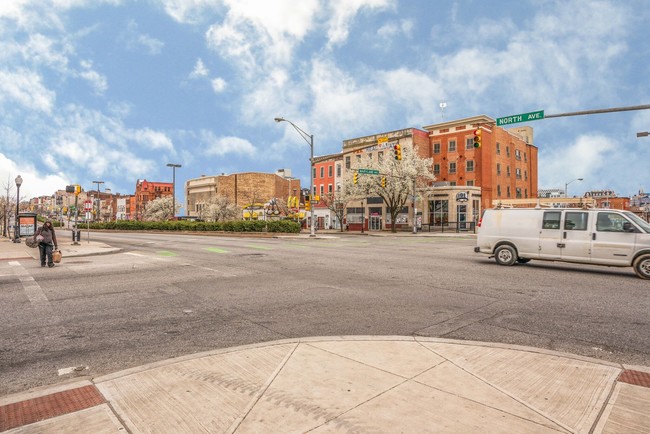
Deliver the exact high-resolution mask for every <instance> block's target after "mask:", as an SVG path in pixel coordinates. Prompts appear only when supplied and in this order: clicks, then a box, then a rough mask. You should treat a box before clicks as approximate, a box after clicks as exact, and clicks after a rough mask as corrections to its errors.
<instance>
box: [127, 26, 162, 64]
mask: <svg viewBox="0 0 650 434" xmlns="http://www.w3.org/2000/svg"><path fill="white" fill-rule="evenodd" d="M122 37H123V38H124V40H125V42H126V46H127V48H128V49H129V50H132V51H139V50H140V49H141V48H143V49H144V51H145V52H146V53H147V54H149V55H151V56H155V55H156V54H160V52H161V51H162V49H163V48H164V46H165V43H164V42H162V41H161V40H159V39H156V38H154V37H152V36H150V35H147V34H144V33H140V31H139V29H138V24H137V23H136V22H135V21H133V20H131V21H129V23H128V24H127V28H126V31H125V33H124V34H123V35H122Z"/></svg>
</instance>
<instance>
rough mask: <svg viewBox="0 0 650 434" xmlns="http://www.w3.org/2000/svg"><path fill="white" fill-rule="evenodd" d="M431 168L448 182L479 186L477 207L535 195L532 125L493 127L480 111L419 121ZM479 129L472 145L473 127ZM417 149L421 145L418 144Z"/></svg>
mask: <svg viewBox="0 0 650 434" xmlns="http://www.w3.org/2000/svg"><path fill="white" fill-rule="evenodd" d="M424 128H425V129H426V130H427V131H428V132H429V138H430V145H429V146H430V148H429V150H428V152H421V153H420V154H421V155H422V156H423V157H432V158H433V160H434V173H435V175H436V177H437V178H438V180H439V181H442V182H447V183H449V185H450V186H477V187H481V208H482V209H485V208H491V207H492V201H493V200H496V199H527V198H536V197H537V177H538V172H537V148H536V147H535V146H534V144H533V129H532V128H531V127H527V126H524V127H518V128H510V129H507V130H506V129H504V128H501V127H497V126H496V123H495V120H494V119H492V118H490V117H489V116H486V115H480V116H475V117H471V118H465V119H458V120H454V121H449V122H443V123H439V124H434V125H429V126H426V127H424ZM477 128H480V130H481V147H479V148H475V147H474V130H476V129H477ZM421 151H422V150H421Z"/></svg>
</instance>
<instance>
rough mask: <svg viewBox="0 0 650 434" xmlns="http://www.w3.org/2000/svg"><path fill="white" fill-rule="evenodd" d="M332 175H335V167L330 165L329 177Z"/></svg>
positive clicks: (328, 169)
mask: <svg viewBox="0 0 650 434" xmlns="http://www.w3.org/2000/svg"><path fill="white" fill-rule="evenodd" d="M332 175H334V167H332V166H329V167H328V168H327V176H329V177H330V178H331V177H332Z"/></svg>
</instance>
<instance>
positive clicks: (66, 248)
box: [0, 231, 120, 262]
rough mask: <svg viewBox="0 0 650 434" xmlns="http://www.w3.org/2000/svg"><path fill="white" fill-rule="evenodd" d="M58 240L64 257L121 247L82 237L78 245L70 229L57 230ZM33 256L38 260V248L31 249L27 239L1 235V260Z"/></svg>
mask: <svg viewBox="0 0 650 434" xmlns="http://www.w3.org/2000/svg"><path fill="white" fill-rule="evenodd" d="M57 241H58V242H59V249H60V250H61V254H62V257H63V260H62V261H63V262H65V258H71V257H75V256H91V255H103V254H107V253H115V252H119V251H120V249H118V248H115V247H111V246H109V245H108V244H105V243H100V242H98V241H90V242H88V240H85V239H82V240H81V241H79V244H78V245H74V244H73V243H72V235H71V233H70V232H68V231H63V232H60V231H57ZM25 258H33V259H36V260H38V259H39V253H38V248H34V249H31V248H29V247H27V245H26V244H25V239H22V240H21V242H20V243H14V242H13V241H12V240H11V239H9V238H6V237H0V260H2V259H25Z"/></svg>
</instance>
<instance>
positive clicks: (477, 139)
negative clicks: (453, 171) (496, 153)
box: [474, 128, 482, 148]
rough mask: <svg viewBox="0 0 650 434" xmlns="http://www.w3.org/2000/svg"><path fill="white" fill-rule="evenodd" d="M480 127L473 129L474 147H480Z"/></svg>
mask: <svg viewBox="0 0 650 434" xmlns="http://www.w3.org/2000/svg"><path fill="white" fill-rule="evenodd" d="M481 134H482V132H481V128H477V129H475V130H474V147H475V148H480V147H481Z"/></svg>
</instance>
